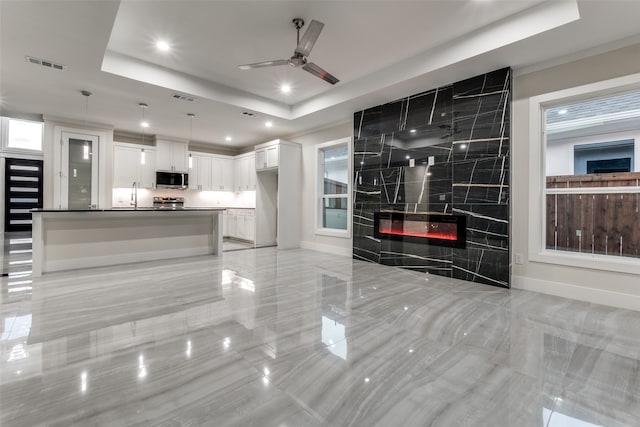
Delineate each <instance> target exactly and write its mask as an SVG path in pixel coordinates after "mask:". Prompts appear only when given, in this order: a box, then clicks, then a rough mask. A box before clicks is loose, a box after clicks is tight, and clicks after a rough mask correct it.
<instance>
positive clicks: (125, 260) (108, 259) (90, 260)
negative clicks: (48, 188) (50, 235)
mask: <svg viewBox="0 0 640 427" xmlns="http://www.w3.org/2000/svg"><path fill="white" fill-rule="evenodd" d="M208 254H211V248H210V247H201V248H178V249H172V250H163V251H153V252H137V253H128V254H114V255H107V256H96V257H85V258H74V259H65V260H55V261H46V265H45V266H43V269H42V272H43V273H50V272H54V271H65V270H78V269H82V268H93V267H106V266H110V265H117V264H131V263H136V262H146V261H157V260H161V259H171V258H184V257H190V256H199V255H208Z"/></svg>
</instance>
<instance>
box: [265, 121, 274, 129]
mask: <svg viewBox="0 0 640 427" xmlns="http://www.w3.org/2000/svg"><path fill="white" fill-rule="evenodd" d="M264 125H265V126H266V127H268V128H270V127H271V126H273V123H272V122H265V123H264Z"/></svg>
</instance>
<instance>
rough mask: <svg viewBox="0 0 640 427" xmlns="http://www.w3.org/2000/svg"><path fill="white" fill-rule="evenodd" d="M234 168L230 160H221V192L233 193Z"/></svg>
mask: <svg viewBox="0 0 640 427" xmlns="http://www.w3.org/2000/svg"><path fill="white" fill-rule="evenodd" d="M233 178H234V168H233V159H232V158H223V159H222V190H223V191H233Z"/></svg>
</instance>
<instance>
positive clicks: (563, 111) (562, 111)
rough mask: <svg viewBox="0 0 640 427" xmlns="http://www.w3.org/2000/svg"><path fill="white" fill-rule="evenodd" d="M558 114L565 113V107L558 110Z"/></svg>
mask: <svg viewBox="0 0 640 427" xmlns="http://www.w3.org/2000/svg"><path fill="white" fill-rule="evenodd" d="M558 114H567V109H566V108H563V109H562V110H559V111H558Z"/></svg>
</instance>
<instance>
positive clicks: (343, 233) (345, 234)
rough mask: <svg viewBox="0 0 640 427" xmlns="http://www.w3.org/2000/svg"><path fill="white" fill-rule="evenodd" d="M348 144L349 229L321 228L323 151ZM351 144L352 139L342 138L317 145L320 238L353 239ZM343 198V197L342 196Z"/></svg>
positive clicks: (318, 227)
mask: <svg viewBox="0 0 640 427" xmlns="http://www.w3.org/2000/svg"><path fill="white" fill-rule="evenodd" d="M345 143H346V144H347V168H348V171H347V174H348V175H347V176H348V177H349V179H348V183H347V194H346V196H347V229H346V230H337V229H334V228H324V227H322V226H321V224H322V200H323V197H322V196H323V185H324V180H322V179H320V161H321V159H322V157H321V155H320V153H321V151H322V150H324V149H326V148H328V147H331V146H334V145H342V144H345ZM352 145H353V144H352V142H351V137H347V138H340V139H336V140H333V141H328V142H324V143H322V144H318V145H316V158H315V180H316V193H315V204H316V207H315V234H316V235H320V236H330V237H342V238H345V239H350V238H351V228H352V226H351V225H352V221H353V219H352V218H351V216H352V215H351V212H352V209H353V207H352V206H351V204H352V194H351V193H352V191H353V188H352V186H353V184H352V182H351V177H352V173H353V172H352V171H353V164H352V163H353V161H352V158H351V153H352V150H353V147H352ZM341 197H342V196H341Z"/></svg>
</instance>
